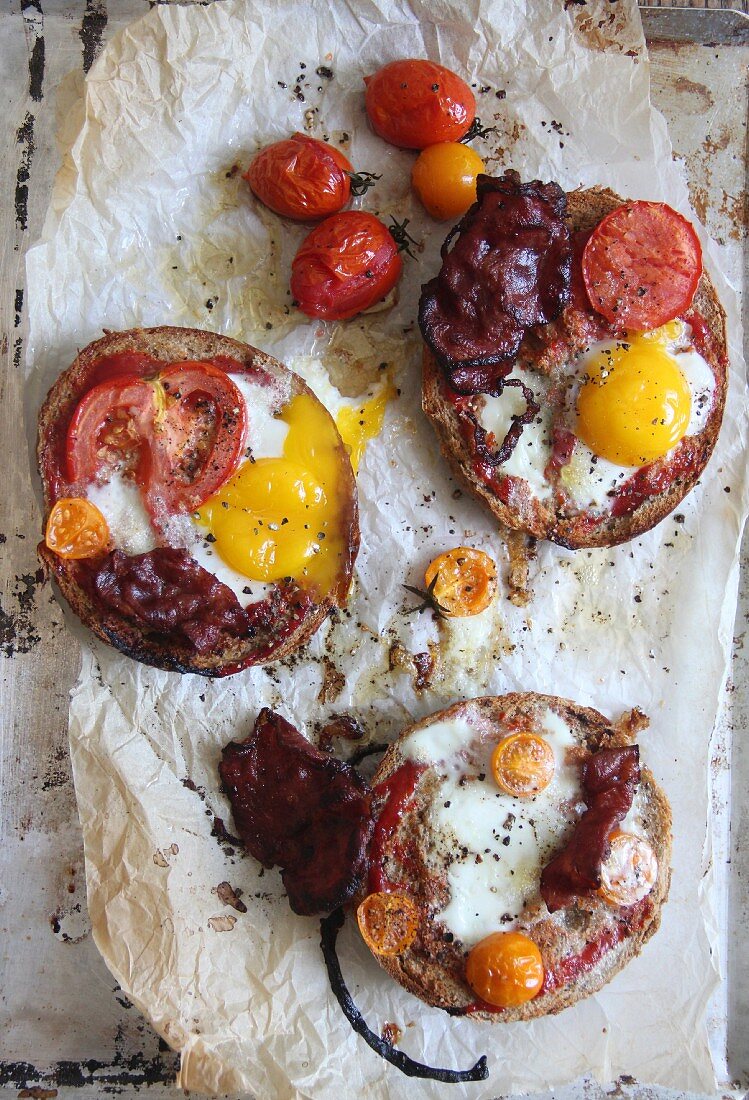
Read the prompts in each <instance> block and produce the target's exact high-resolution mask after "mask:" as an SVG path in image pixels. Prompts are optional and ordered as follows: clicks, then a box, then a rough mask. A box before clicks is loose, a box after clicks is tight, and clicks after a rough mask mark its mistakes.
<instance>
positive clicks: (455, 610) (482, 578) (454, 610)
mask: <svg viewBox="0 0 749 1100" xmlns="http://www.w3.org/2000/svg"><path fill="white" fill-rule="evenodd" d="M435 577H436V581H435ZM424 580H425V581H426V583H427V588H428V589H429V590H430V592H431V594H432V596H434V598H435V600H436V601H437V603H438V604H439V608H440V611H443V612H444V613H445V614H446V615H454V616H457V617H461V616H465V615H478V614H479V613H480V612H481V611H485V610H486V608H487V607H488V606H489V604H490V603H491V602H492V600H493V599H494V597H495V595H496V592H497V567H496V565H495V564H494V562H493V561H492V559H491V558H490V557H489V555H488V554H485V553H484V552H483V550H473V549H471V547H470V546H456V548H455V549H454V550H447V551H446V552H445V553H444V554H440V555H439V556H438V557H436V558H435V559H434V561H433V562H432V563H431V564H430V565H429V568H428V569H427V571H426V574H425V576H424ZM433 582H434V588H432V583H433Z"/></svg>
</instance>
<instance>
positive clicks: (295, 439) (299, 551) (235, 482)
mask: <svg viewBox="0 0 749 1100" xmlns="http://www.w3.org/2000/svg"><path fill="white" fill-rule="evenodd" d="M280 417H281V419H282V420H283V421H284V422H285V423H286V424H287V425H288V432H287V434H286V437H285V440H284V445H283V455H282V457H280V458H260V459H257V460H255V461H250V462H246V463H245V464H244V465H243V466H241V467H240V469H239V470H238V471H237V473H236V474H234V476H233V477H231V478H230V479H229V480H228V481H227V482H226V484H225V485H223V486H222V487H221V489H220V490H219V491H218V493H216V494H215V495H214V496H213V497H211V498H210V499H209V500H207V501H206V502H205V504H203V505H202V507H201V508H199V509H198V511H197V513H196V520H197V522H198V523H199V524H200V526H201V527H203V528H205V529H206V530H207V531H209V532H210V534H211V536H212V537H213V539H215V543H214V548H215V550H216V552H217V553H218V555H219V556H220V557H221V558H222V559H223V561H224V562H225V563H226V564H227V565H229V566H231V568H232V569H235V570H237V572H239V573H241V574H242V575H243V576H245V577H249V578H250V579H251V580H256V581H263V582H265V583H273V582H277V581H280V580H283V579H284V578H286V577H292V578H293V579H294V580H296V581H297V583H299V584H300V585H302V586H303V587H310V588H314V589H315V590H317V591H321V592H328V591H329V590H330V589H331V588H332V587H333V585H334V583H335V581H336V578H337V575H338V570H339V566H340V562H341V560H342V557H343V555H344V554H345V552H346V549H347V547H346V543H345V533H344V528H346V527H347V525H346V523H345V517H344V515H343V511H344V508H345V507H346V505H347V498H346V493H345V491H344V490H343V489H342V485H345V483H346V479H345V474H346V468H345V464H346V463H347V462H348V459H347V458H346V455H345V453H344V452H343V449H342V447H341V440H340V437H339V435H338V432H337V431H336V428H335V425H334V424H333V422H332V420H331V419H330V417H329V416H328V414H327V413H326V412H325V410H324V409H323V408H322V407H321V406H320V404H319V402H318V401H317V399H316V398H314V397H311V396H310V395H308V394H299V395H297V396H296V397H293V398H292V399H291V401H290V402H289V403H288V405H286V406H285V408H284V409H283V410H282V412H281V414H280Z"/></svg>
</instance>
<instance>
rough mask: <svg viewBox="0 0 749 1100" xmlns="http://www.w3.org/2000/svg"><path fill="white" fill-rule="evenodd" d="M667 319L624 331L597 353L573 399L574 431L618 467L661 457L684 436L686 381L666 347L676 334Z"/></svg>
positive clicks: (689, 399) (688, 396)
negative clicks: (622, 337) (619, 338)
mask: <svg viewBox="0 0 749 1100" xmlns="http://www.w3.org/2000/svg"><path fill="white" fill-rule="evenodd" d="M675 325H678V326H680V325H681V323H680V322H670V323H669V324H668V325H664V326H663V327H662V328H660V329H656V330H654V331H653V332H648V333H632V334H631V335H630V334H628V335H627V338H626V340H623V341H622V342H621V343H612V345H611V347H610V348H607V349H605V350H604V351H602V352H600V353H599V354H598V355H596V356H595V357H594V358H593V359H592V360H591V362H590V364H589V365H588V368H587V371H586V373H587V376H588V377H587V381H586V382H585V384H584V385H583V386H582V388H581V389H580V393H579V395H578V399H577V413H578V419H577V434H578V435H579V436H580V438H581V439H582V441H583V442H584V443H586V444H587V445H588V446H589V447H590V449H591V450H592V451H593V453H594V454H596V455H598V456H599V457H601V458H605V459H608V460H609V461H610V462H616V463H618V464H619V465H622V466H643V465H645V464H646V463H648V462H654V461H655V459H657V458H662V457H663V456H664V455H665V454H667V453H668V451H670V450H671V448H672V447H675V446H676V444H677V443H678V442H679V440H680V439H681V438H682V437H683V436H684V435H685V434H686V432H687V429H688V427H689V418H690V415H691V410H692V395H691V391H690V389H689V384H688V382H687V380H686V378H685V377H684V374H683V373H682V371H681V370H680V369H679V366H678V364H677V362H676V360H675V359H674V357H673V355H670V354H669V352H668V351H667V344H668V343H669V342H670V341H672V340H674V339H675V338H676V337H677V336H678V335H679V333H678V331H677V330H676V329H675V327H674V326H675Z"/></svg>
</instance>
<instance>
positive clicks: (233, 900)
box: [216, 882, 247, 913]
mask: <svg viewBox="0 0 749 1100" xmlns="http://www.w3.org/2000/svg"><path fill="white" fill-rule="evenodd" d="M216 894H217V896H218V899H219V901H222V902H223V903H224V905H230V906H231V907H232V909H236V911H237V912H238V913H246V912H247V906H246V905H245V903H244V902H243V901H242V900H241V899H242V891H241V890H235V889H234V888H233V887H232V886H231V885H230V884H229V883H228V882H220V883H219V884H218V886H217V887H216Z"/></svg>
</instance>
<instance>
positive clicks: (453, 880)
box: [357, 692, 671, 1022]
mask: <svg viewBox="0 0 749 1100" xmlns="http://www.w3.org/2000/svg"><path fill="white" fill-rule="evenodd" d="M646 725H647V719H646V718H645V717H644V715H642V714H641V713H640V712H639V711H632V712H631V713H630V714H626V715H624V716H623V717H622V718H621V719H620V720H619V721H618V722H615V723H612V722H609V721H608V720H607V719H606V718H604V716H603V715H601V714H599V713H598V712H597V711H595V710H591V709H589V708H586V707H582V706H578V705H577V704H575V703H573V702H570V701H569V700H566V699H561V698H559V697H557V696H550V695H538V694H535V693H530V692H528V693H516V694H511V695H505V696H502V697H489V698H482V699H474V700H470V701H466V702H462V703H457V704H456V705H455V706H452V707H450V708H448V709H447V710H443V711H440V712H438V713H436V714H433V715H431V716H429V717H428V718H426V719H424V720H422V721H421V722H417V723H416V724H415V725H413V726H410V727H408V728H407V729H406V730H404V731H403V733H402V734H401V736H400V738H399V739H398V741H397V742H395V744H394V745H392V746H391V748H390V749H389V750H388V752H387V753H386V755H385V757H384V758H383V760H382V763H381V765H380V767H379V769H378V771H377V774H376V775H375V777H374V781H373V808H374V815H375V828H374V833H373V837H372V840H371V843H370V848H369V871H368V877H367V881H366V884H365V889H364V891H363V892H362V895H361V896H360V899H359V905H358V910H357V921H358V925H359V929H360V931H361V934H362V936H363V938H364V940H365V942H366V943H367V945H368V946H369V948H370V950H371V951H372V952H373V954H374V955H375V958H376V959H377V961H378V962H379V963H380V965H381V966H383V967H384V968H385V970H387V971H388V973H389V974H391V976H392V977H393V978H395V979H396V981H398V982H400V983H401V985H403V986H404V987H405V988H406V989H408V990H409V991H410V992H411V993H413V994H415V995H416V996H417V997H420V998H421V999H422V1000H423V1001H425V1002H426V1003H427V1004H430V1005H434V1006H437V1007H439V1008H444V1009H446V1010H448V1011H449V1012H450V1013H451V1014H453V1015H468V1016H470V1017H472V1018H477V1019H483V1020H492V1021H497V1022H510V1021H515V1020H527V1019H532V1018H534V1017H538V1016H543V1015H545V1014H547V1013H555V1012H559V1011H560V1010H561V1009H563V1008H566V1007H568V1006H569V1005H571V1004H574V1003H575V1002H576V1001H578V1000H580V998H582V997H584V996H587V995H588V994H590V993H594V992H595V991H596V990H598V989H600V988H601V987H602V986H603V985H605V984H606V983H607V982H608V981H610V979H611V978H613V977H614V975H615V974H617V973H618V971H619V970H621V969H622V967H623V966H625V965H626V963H627V962H629V960H630V959H632V958H633V957H634V956H635V955H637V954H639V952H640V950H641V949H642V947H643V945H644V944H645V943H646V941H647V940H648V939H649V938H650V937H651V936H652V935H653V933H654V932H655V931H656V929H657V928H658V925H659V923H660V917H661V908H662V906H663V903H664V901H665V900H666V897H667V895H668V887H669V880H670V856H671V813H670V808H669V805H668V801H667V800H666V797H665V795H664V794H663V792H662V791H661V790H660V788H659V787H658V785H657V784H656V782H655V780H654V778H653V776H652V775H651V773H650V772H649V771H648V770H647V768H644V767H640V765H639V750H638V747H637V746H636V745H635V744H634V742H635V738H636V737H637V734H638V732H639V731H640V730H642V729H643V728H644V727H645V726H646ZM612 807H613V809H612ZM571 868H572V869H571ZM585 875H587V876H588V878H587V880H586V881H585V882H583V881H582V878H583V877H584V876H585ZM576 876H577V877H576ZM581 876H582V877H581Z"/></svg>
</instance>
